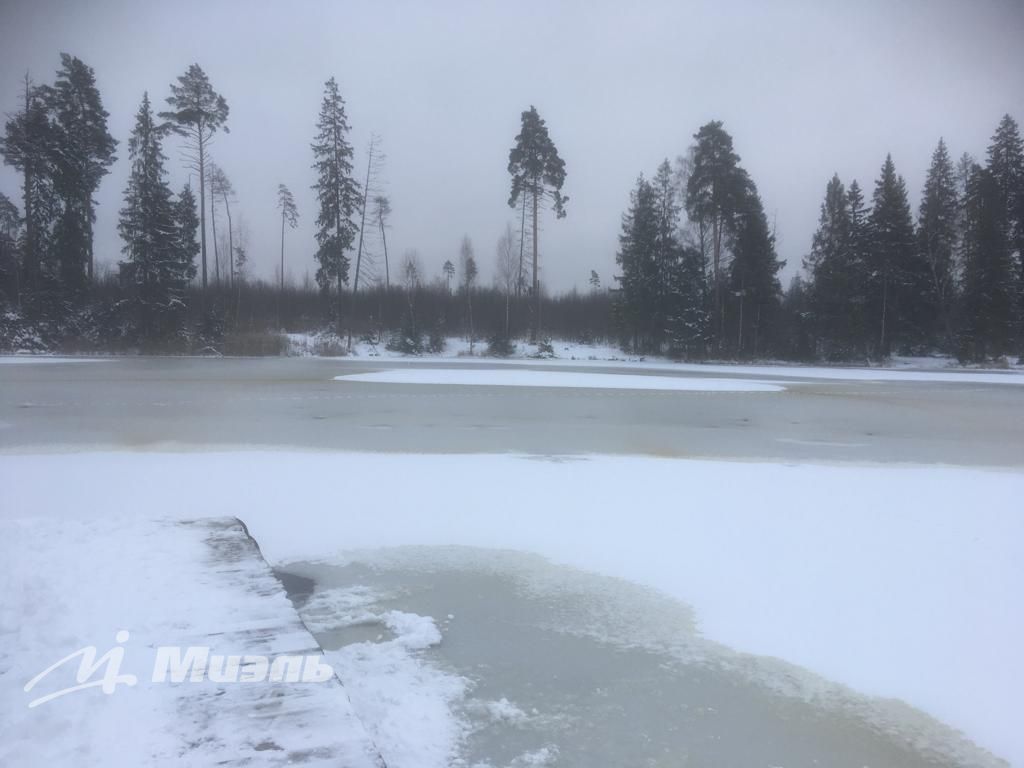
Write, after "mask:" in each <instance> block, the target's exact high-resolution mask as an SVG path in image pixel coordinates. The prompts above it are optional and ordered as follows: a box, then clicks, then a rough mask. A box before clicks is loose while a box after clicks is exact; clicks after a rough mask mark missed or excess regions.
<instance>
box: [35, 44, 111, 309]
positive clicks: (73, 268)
mask: <svg viewBox="0 0 1024 768" xmlns="http://www.w3.org/2000/svg"><path fill="white" fill-rule="evenodd" d="M60 58H61V68H60V69H59V70H58V71H57V79H56V82H55V83H54V85H53V86H51V87H47V88H45V89H44V91H43V100H44V101H45V103H46V106H47V109H48V110H49V112H50V115H51V137H50V139H51V140H50V147H49V148H50V153H51V160H50V168H51V172H52V174H53V184H54V191H55V193H56V194H57V196H58V197H59V199H60V208H61V210H60V214H59V217H58V219H57V222H56V226H55V232H54V247H55V249H56V251H57V254H58V259H59V264H60V277H61V283H62V287H63V288H64V290H65V291H66V292H68V293H70V294H72V295H73V294H77V293H80V292H81V291H82V290H83V289H84V288H85V287H86V285H87V284H88V283H89V282H91V280H92V277H93V267H94V263H93V262H94V256H93V224H94V223H95V221H96V212H95V202H94V200H93V195H94V194H95V193H96V190H97V188H98V187H99V184H100V181H101V180H102V178H103V177H104V176H105V175H106V174H107V173H108V169H109V168H110V166H111V165H112V164H113V163H114V161H115V160H116V159H117V158H116V157H115V155H114V150H115V149H116V147H117V141H116V140H115V139H114V137H113V136H111V135H110V133H109V131H108V130H107V117H108V114H107V111H106V110H105V109H104V108H103V102H102V99H101V98H100V92H99V89H98V88H97V87H96V76H95V73H94V72H93V70H92V67H89V66H86V64H85V63H83V62H82V60H81V59H78V58H76V57H74V56H69V55H68V54H66V53H62V54H61V55H60Z"/></svg>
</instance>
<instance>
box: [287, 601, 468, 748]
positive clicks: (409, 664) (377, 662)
mask: <svg viewBox="0 0 1024 768" xmlns="http://www.w3.org/2000/svg"><path fill="white" fill-rule="evenodd" d="M379 599H380V597H379V596H374V595H372V594H368V593H367V592H366V590H365V589H362V588H353V589H332V590H326V591H323V592H318V593H317V594H314V595H313V596H312V597H311V598H310V600H309V602H308V603H307V604H306V605H305V606H304V607H303V609H302V616H303V620H304V621H305V622H306V624H307V626H310V627H311V629H313V631H315V632H317V633H318V634H319V633H326V632H331V631H337V630H339V629H342V628H345V627H352V626H362V625H367V624H374V623H377V624H380V625H383V626H385V627H387V628H388V629H389V630H390V631H391V632H392V633H393V634H394V637H392V638H390V639H383V638H378V640H377V641H376V642H356V643H349V644H347V645H342V646H341V647H340V648H338V649H328V650H326V651H325V656H326V657H327V660H328V662H329V663H330V664H331V666H332V667H333V668H334V670H335V672H336V673H337V675H338V677H339V678H340V679H341V680H344V681H345V690H346V691H347V693H348V696H349V698H350V699H351V701H352V704H353V706H354V707H355V710H356V712H358V713H359V716H360V718H361V719H362V721H363V722H364V723H365V724H366V727H367V730H368V731H369V733H370V735H371V737H372V738H373V740H374V743H375V744H377V745H378V747H379V749H380V752H381V756H382V757H383V758H384V761H385V763H386V764H387V765H388V766H389V768H445V767H446V766H448V765H450V764H451V763H452V761H453V760H454V759H455V757H456V750H457V748H458V746H459V744H460V742H461V739H462V737H463V734H464V730H465V727H464V724H463V723H462V722H461V721H460V719H459V718H457V717H456V716H454V715H453V713H452V710H453V707H454V704H455V702H457V701H459V700H461V699H462V697H463V696H464V695H465V693H466V691H467V690H468V688H469V686H470V682H469V681H468V680H466V679H465V678H463V677H461V676H459V675H455V674H452V673H449V672H445V671H443V670H440V669H437V668H436V667H434V666H433V665H431V664H427V663H424V662H423V661H422V659H421V658H420V657H419V655H418V653H417V652H418V651H422V650H425V649H427V648H430V647H432V646H434V645H437V644H438V643H440V642H441V632H440V630H438V628H437V625H436V624H435V623H434V620H433V619H431V618H430V617H429V616H419V615H417V614H413V613H408V612H404V611H383V612H381V613H374V612H373V611H371V610H368V609H367V608H366V606H367V605H369V604H370V603H372V602H373V601H374V600H379Z"/></svg>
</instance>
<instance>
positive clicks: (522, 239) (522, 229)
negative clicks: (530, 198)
mask: <svg viewBox="0 0 1024 768" xmlns="http://www.w3.org/2000/svg"><path fill="white" fill-rule="evenodd" d="M522 209H523V211H522V216H521V219H520V221H519V273H518V274H517V275H516V298H517V299H518V298H519V297H520V296H522V295H523V252H524V251H525V250H526V195H523V203H522Z"/></svg>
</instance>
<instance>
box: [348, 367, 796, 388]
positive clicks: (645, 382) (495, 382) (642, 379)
mask: <svg viewBox="0 0 1024 768" xmlns="http://www.w3.org/2000/svg"><path fill="white" fill-rule="evenodd" d="M334 380H335V381H353V382H364V383H372V384H447V385H451V384H459V385H470V386H489V387H559V388H561V387H572V388H577V389H643V390H665V391H685V392H782V391H783V390H785V387H783V386H780V384H779V383H771V384H769V383H767V382H764V381H753V380H750V379H713V378H705V377H702V376H693V377H686V378H684V377H676V376H631V375H629V374H626V373H589V372H584V373H577V372H572V371H533V370H512V369H509V368H497V369H493V370H472V369H466V368H404V369H401V370H387V371H372V372H369V373H352V374H346V375H344V376H335V377H334Z"/></svg>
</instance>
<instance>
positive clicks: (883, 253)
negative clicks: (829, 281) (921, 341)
mask: <svg viewBox="0 0 1024 768" xmlns="http://www.w3.org/2000/svg"><path fill="white" fill-rule="evenodd" d="M872 203H873V206H872V211H871V217H870V225H869V237H870V247H869V250H868V259H869V260H868V268H869V281H868V289H869V290H868V294H869V305H870V307H871V312H872V314H873V318H874V319H873V323H874V329H875V330H876V331H877V333H876V342H877V347H876V352H877V354H878V355H879V356H881V357H885V356H888V355H889V354H890V352H891V350H892V348H893V346H894V341H897V340H899V338H900V332H901V330H903V328H902V327H901V326H902V325H903V323H902V322H901V320H902V318H903V317H908V318H911V319H916V318H917V308H916V306H915V304H914V302H916V301H917V297H918V296H919V295H920V291H921V290H922V286H921V284H920V277H921V276H920V275H919V274H917V272H916V270H912V269H911V268H910V267H911V262H913V260H914V258H915V256H916V247H915V242H914V223H913V220H912V219H911V215H910V203H909V202H908V201H907V185H906V182H904V180H903V177H902V176H897V175H896V166H895V165H894V164H893V161H892V156H891V155H887V156H886V158H885V163H884V164H883V166H882V172H881V175H880V176H879V178H878V181H877V182H876V183H875V192H874V196H873V198H872Z"/></svg>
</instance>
